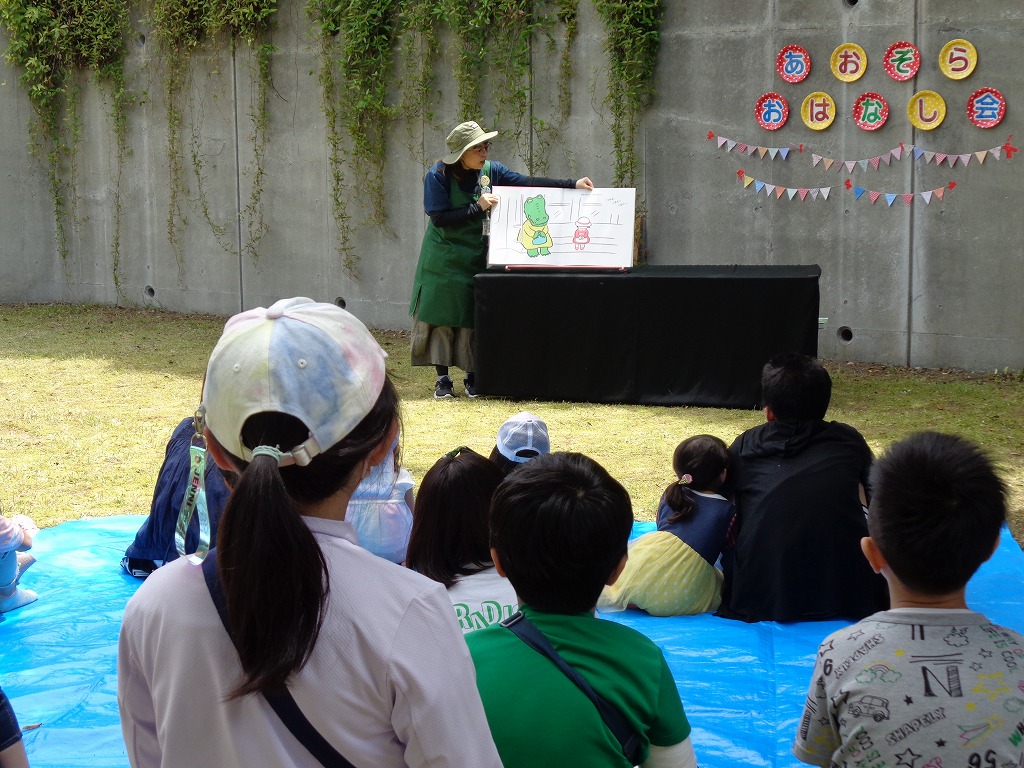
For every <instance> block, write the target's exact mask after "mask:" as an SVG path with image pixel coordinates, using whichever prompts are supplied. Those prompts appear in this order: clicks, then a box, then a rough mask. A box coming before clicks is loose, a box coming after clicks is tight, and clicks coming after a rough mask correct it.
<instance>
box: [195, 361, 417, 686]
mask: <svg viewBox="0 0 1024 768" xmlns="http://www.w3.org/2000/svg"><path fill="white" fill-rule="evenodd" d="M398 408H399V406H398V394H397V392H396V391H395V388H394V387H393V386H392V384H391V381H390V379H387V378H385V380H384V385H383V388H382V390H381V393H380V396H379V397H378V398H377V402H376V404H375V405H374V406H373V409H372V410H371V411H370V413H369V414H367V416H366V417H365V418H364V419H363V420H362V421H361V422H360V423H359V424H357V425H356V426H355V428H353V429H352V431H351V432H350V433H349V434H348V435H347V436H346V437H344V438H343V439H342V440H341V441H340V442H338V443H337V444H336V445H334V446H332V447H330V448H328V449H327V450H326V451H324V452H323V453H321V454H319V455H318V456H316V457H315V458H314V459H313V460H312V461H311V462H310V463H309V464H308V465H307V466H298V465H291V466H284V467H278V465H277V461H276V460H275V459H274V458H273V457H272V456H268V455H260V456H257V457H255V458H254V459H253V460H252V461H250V462H246V461H243V460H242V459H241V458H239V457H238V456H231V460H232V462H233V463H234V465H235V466H236V467H238V470H239V471H238V475H237V479H235V480H234V481H233V482H232V493H231V496H230V498H229V499H228V503H227V506H226V507H225V509H224V515H223V517H222V518H221V522H220V528H219V529H218V531H217V569H218V572H219V573H220V578H221V582H222V583H223V586H224V596H225V598H226V599H227V607H228V618H229V623H230V624H231V634H232V636H233V637H234V639H235V647H236V648H237V649H238V655H239V657H240V659H241V662H242V680H241V682H240V683H239V684H238V686H237V687H236V688H235V689H234V690H233V691H232V692H231V693H230V694H229V698H239V697H241V696H245V695H247V694H250V693H256V692H264V693H267V692H274V691H279V690H281V689H283V688H284V687H285V685H286V684H287V681H288V678H289V677H290V676H291V675H292V673H294V672H297V671H298V670H300V669H301V668H302V667H303V666H304V665H305V663H306V661H308V660H309V656H310V654H311V653H312V652H313V646H314V645H315V644H316V639H317V637H318V636H319V634H320V627H321V625H322V624H323V619H324V614H325V611H326V609H327V596H328V594H329V592H330V582H329V578H328V573H327V564H326V561H325V560H324V555H323V552H321V550H320V546H319V544H317V541H316V538H315V537H314V536H313V533H312V531H310V529H309V527H308V526H307V525H306V524H305V522H303V520H302V518H301V516H300V507H301V505H304V504H314V503H316V502H319V501H323V500H324V499H326V498H328V497H330V496H332V495H333V494H335V493H336V492H337V491H338V490H340V489H341V488H342V487H343V486H344V485H345V484H346V483H349V482H351V480H352V477H353V473H354V472H356V471H357V469H358V468H359V467H362V466H363V463H364V461H365V460H366V458H367V457H368V456H369V455H370V454H371V453H372V452H373V450H374V449H375V448H376V447H377V446H379V445H380V444H381V443H382V442H383V441H384V440H385V439H387V436H388V433H389V431H390V429H391V427H392V425H393V424H395V422H396V421H397V420H398V419H399V410H398ZM307 437H309V428H308V427H307V426H306V425H304V424H303V423H302V422H300V421H299V420H298V419H296V418H295V417H294V416H290V415H288V414H284V413H273V412H265V413H257V414H255V415H253V416H250V417H249V419H248V420H246V422H245V425H244V426H243V428H242V442H243V443H244V444H245V445H246V446H247V447H249V448H255V447H256V446H259V445H297V444H299V443H301V442H302V441H303V440H305V439H306V438H307ZM214 438H216V435H214Z"/></svg>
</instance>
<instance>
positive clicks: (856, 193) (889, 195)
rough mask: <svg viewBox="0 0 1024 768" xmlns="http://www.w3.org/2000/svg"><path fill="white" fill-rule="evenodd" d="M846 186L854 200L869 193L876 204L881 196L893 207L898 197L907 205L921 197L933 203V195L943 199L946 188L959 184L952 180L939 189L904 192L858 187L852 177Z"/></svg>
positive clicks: (926, 203) (954, 187)
mask: <svg viewBox="0 0 1024 768" xmlns="http://www.w3.org/2000/svg"><path fill="white" fill-rule="evenodd" d="M844 186H845V187H846V188H847V189H849V190H850V191H852V192H853V199H854V200H860V199H861V198H862V197H863V196H864V195H865V194H867V196H868V200H870V201H871V203H872V204H874V203H875V201H877V200H878V199H879V198H882V199H883V200H885V204H886V205H887V206H889V207H892V204H893V203H894V202H895V201H896V200H897V199H898V198H900V199H902V200H903V202H904V203H906V204H907V205H910V204H911V203H913V202H914V198H916V197H920V198H921V199H922V200H924V204H925V205H928V204H929V203H931V201H932V198H933V197H935V198H937V199H939V200H941V199H942V197H943V195H945V193H946V190H947V189H949V190H953V189H956V186H957V184H956V182H955V181H951V182H949V183H948V184H946V186H944V187H938V188H937V189H927V190H925V191H924V192H904V193H897V192H879V191H878V190H875V189H866V188H865V187H858V186H855V185H854V184H853V182H852V181H851V180H850V179H847V180H846V181H845V182H844Z"/></svg>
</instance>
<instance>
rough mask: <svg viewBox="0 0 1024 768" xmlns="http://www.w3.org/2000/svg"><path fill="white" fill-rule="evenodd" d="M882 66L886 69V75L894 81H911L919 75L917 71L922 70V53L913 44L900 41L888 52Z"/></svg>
mask: <svg viewBox="0 0 1024 768" xmlns="http://www.w3.org/2000/svg"><path fill="white" fill-rule="evenodd" d="M882 66H883V67H885V73H886V74H887V75H889V77H891V78H892V79H893V80H896V81H898V82H901V83H902V82H903V81H905V80H911V79H913V77H914V75H916V74H917V70H919V69H920V68H921V52H920V51H919V50H917V46H916V45H914V44H913V43H908V42H907V41H906V40H900V41H899V42H898V43H893V44H892V45H890V46H889V48H888V50H886V52H885V58H884V59H883V60H882Z"/></svg>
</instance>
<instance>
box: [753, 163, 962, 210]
mask: <svg viewBox="0 0 1024 768" xmlns="http://www.w3.org/2000/svg"><path fill="white" fill-rule="evenodd" d="M736 178H738V179H739V181H740V183H741V184H742V185H743V188H744V189H749V188H750V187H753V188H754V194H757V195H759V194H761V192H764V193H765V194H766V195H767V196H768V197H769V198H770V197H772V196H773V195H774V196H775V199H776V200H781V199H782V197H783V195H785V197H786V199H787V200H796V199H799V201H800V202H802V203H806V202H807V198H808V197H809V198H810V199H811V201H815V200H817V199H819V198H821V199H822V200H828V196H829V193H830V192H831V191H832V187H781V186H777V185H775V184H769V183H768V182H767V181H763V180H761V179H755V178H754V177H753V176H749V175H747V172H746V171H744V170H743V169H742V168H740V169H739V170H738V171H736ZM843 186H844V187H846V189H848V190H849V191H851V192H853V197H854V199H855V200H860V199H861V198H862V197H863V196H864V195H865V194H866V195H867V197H868V200H870V201H871V202H872V204H873V203H875V202H876V201H877V200H878V199H879V198H881V199H883V200H885V204H886V206H889V207H891V206H892V204H893V203H894V202H895V201H896V200H897V199H902V200H903V202H904V203H906V204H907V205H910V204H911V203H913V202H914V198H916V197H920V198H921V199H922V200H924V203H925V205H928V204H929V203H931V201H932V198H933V197H934V198H937V199H939V200H942V198H943V195H944V194H945V192H946V190H947V189H949V190H953V189H956V187H957V183H956V182H955V181H951V182H949V183H948V184H946V186H945V187H939V188H937V189H929V190H925V191H924V192H902V193H901V192H880V191H878V190H875V189H867V188H865V187H859V186H856V185H855V184H854V183H853V181H852V180H851V179H846V181H845V182H843Z"/></svg>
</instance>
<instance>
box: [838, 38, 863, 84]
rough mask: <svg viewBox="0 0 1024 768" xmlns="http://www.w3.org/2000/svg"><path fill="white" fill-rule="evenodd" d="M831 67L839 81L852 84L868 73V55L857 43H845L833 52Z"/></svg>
mask: <svg viewBox="0 0 1024 768" xmlns="http://www.w3.org/2000/svg"><path fill="white" fill-rule="evenodd" d="M829 65H830V66H831V67H832V74H833V75H835V76H836V79H837V80H842V81H843V82H844V83H852V82H853V81H854V80H860V78H861V77H862V76H863V75H864V73H865V72H867V71H868V55H867V54H866V53H865V52H864V49H863V48H861V47H860V46H859V45H857V44H856V43H843V44H842V45H840V46H839V47H837V48H836V49H835V50H834V51H832V57H831V58H830V59H829Z"/></svg>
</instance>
